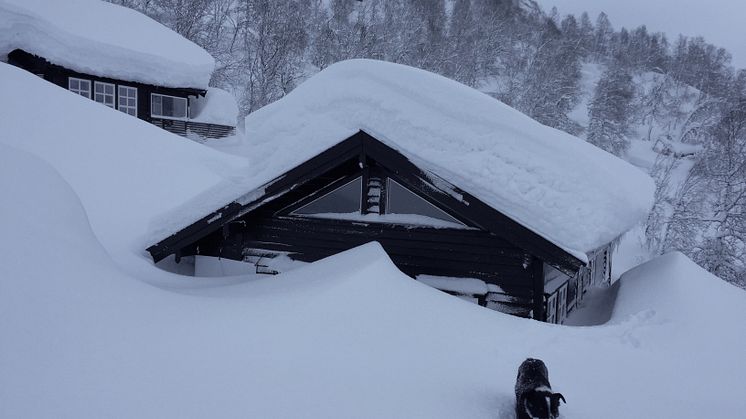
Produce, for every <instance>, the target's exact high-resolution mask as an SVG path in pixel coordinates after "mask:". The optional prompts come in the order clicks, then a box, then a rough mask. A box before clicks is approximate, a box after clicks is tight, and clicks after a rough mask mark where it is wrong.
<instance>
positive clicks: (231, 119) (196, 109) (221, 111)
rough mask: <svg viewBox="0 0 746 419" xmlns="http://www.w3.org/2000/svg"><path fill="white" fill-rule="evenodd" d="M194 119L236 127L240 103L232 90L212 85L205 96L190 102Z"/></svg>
mask: <svg viewBox="0 0 746 419" xmlns="http://www.w3.org/2000/svg"><path fill="white" fill-rule="evenodd" d="M190 105H191V110H192V112H193V113H192V121H195V122H206V123H208V124H218V125H229V126H231V127H235V126H236V123H237V122H238V104H237V103H236V98H235V97H233V95H232V94H231V93H230V92H226V91H225V90H223V89H218V88H217V87H210V88H209V89H208V90H207V94H206V95H205V97H197V98H196V99H192V100H191V102H190Z"/></svg>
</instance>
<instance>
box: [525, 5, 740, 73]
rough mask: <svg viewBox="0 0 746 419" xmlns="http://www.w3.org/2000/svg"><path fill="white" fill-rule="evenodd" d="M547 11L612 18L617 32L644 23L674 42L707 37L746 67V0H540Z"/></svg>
mask: <svg viewBox="0 0 746 419" xmlns="http://www.w3.org/2000/svg"><path fill="white" fill-rule="evenodd" d="M536 1H537V2H538V3H539V4H540V5H541V6H542V7H543V8H544V9H545V11H547V12H549V11H550V10H551V9H552V6H556V7H557V10H558V11H559V13H560V15H562V16H564V15H566V14H576V15H580V14H581V13H582V12H583V11H587V12H588V14H589V15H590V17H591V21H593V22H595V21H596V16H598V14H599V13H600V12H605V13H606V14H607V15H609V19H610V20H611V23H612V24H613V25H614V29H617V30H618V29H619V28H621V27H622V26H624V27H627V28H628V29H631V28H634V27H637V26H640V25H642V24H644V25H646V26H647V27H648V31H650V32H665V33H666V34H667V35H669V41H671V43H673V41H675V40H676V36H678V34H680V33H681V34H684V35H687V36H698V35H701V36H704V37H705V39H706V40H707V41H708V42H710V43H712V44H714V45H717V46H721V47H724V48H725V49H727V50H728V51H729V52H730V53H731V54H732V55H733V65H734V66H736V67H739V68H746V0H536Z"/></svg>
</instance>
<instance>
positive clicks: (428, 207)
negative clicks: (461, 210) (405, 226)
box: [386, 178, 463, 225]
mask: <svg viewBox="0 0 746 419" xmlns="http://www.w3.org/2000/svg"><path fill="white" fill-rule="evenodd" d="M386 193H387V199H386V213H387V214H416V215H424V216H426V217H431V218H437V219H439V220H443V221H449V222H452V223H458V224H462V225H463V223H461V222H460V221H458V220H457V219H455V218H453V217H451V216H450V215H448V214H447V213H446V212H445V211H443V210H441V209H440V208H438V207H436V206H435V205H433V204H431V203H429V202H427V201H426V200H425V199H424V198H421V197H420V196H418V195H417V194H415V193H414V192H412V191H410V190H409V189H407V188H405V187H404V186H402V185H400V184H399V183H398V182H396V181H395V180H393V179H390V178H389V179H388V180H387V190H386Z"/></svg>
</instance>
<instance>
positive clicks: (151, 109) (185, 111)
mask: <svg viewBox="0 0 746 419" xmlns="http://www.w3.org/2000/svg"><path fill="white" fill-rule="evenodd" d="M155 96H161V97H171V98H174V99H179V100H183V101H184V103H185V105H184V113H185V114H186V115H185V116H183V117H182V116H168V115H156V114H155V113H153V97H155ZM162 108H163V104H161V110H163V109H162ZM150 116H151V117H153V118H161V119H175V120H178V121H186V120H188V119H189V99H187V98H185V97H179V96H171V95H164V94H162V93H151V94H150Z"/></svg>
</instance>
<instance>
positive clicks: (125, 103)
mask: <svg viewBox="0 0 746 419" xmlns="http://www.w3.org/2000/svg"><path fill="white" fill-rule="evenodd" d="M118 108H119V110H120V111H122V112H124V113H126V114H129V115H132V116H137V88H136V87H129V86H119V104H118Z"/></svg>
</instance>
